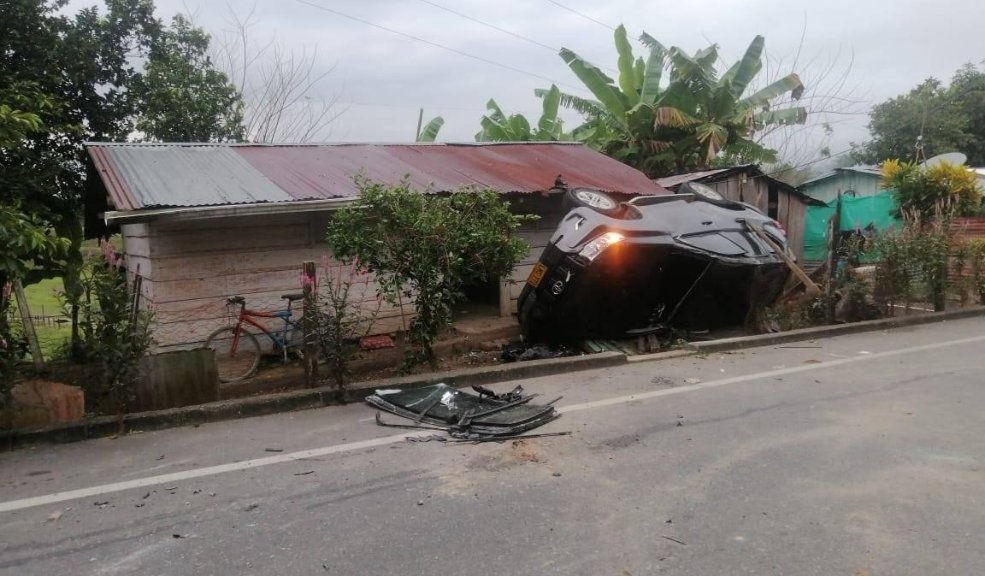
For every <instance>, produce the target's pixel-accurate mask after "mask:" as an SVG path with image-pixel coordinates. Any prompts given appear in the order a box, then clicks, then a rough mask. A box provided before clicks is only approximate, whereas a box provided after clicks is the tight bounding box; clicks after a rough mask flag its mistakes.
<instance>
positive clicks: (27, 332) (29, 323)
mask: <svg viewBox="0 0 985 576" xmlns="http://www.w3.org/2000/svg"><path fill="white" fill-rule="evenodd" d="M14 296H16V297H17V310H18V312H20V315H21V322H23V323H24V336H26V337H27V343H28V345H29V346H30V347H31V358H32V359H33V360H34V369H35V370H37V371H38V372H41V371H42V370H44V356H42V355H41V343H40V342H38V333H37V332H35V330H34V321H33V320H32V319H31V311H30V309H28V305H27V296H25V295H24V285H23V284H21V281H20V280H14Z"/></svg>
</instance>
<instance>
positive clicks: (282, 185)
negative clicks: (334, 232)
mask: <svg viewBox="0 0 985 576" xmlns="http://www.w3.org/2000/svg"><path fill="white" fill-rule="evenodd" d="M89 153H90V156H91V157H92V159H93V163H94V164H95V166H96V168H97V170H99V172H100V175H101V177H102V180H103V183H104V184H105V186H106V188H107V190H108V192H109V195H110V197H111V198H112V200H113V204H114V206H116V208H117V210H121V211H126V210H139V209H141V208H151V207H181V206H220V205H231V204H254V203H263V202H292V201H303V200H323V199H333V198H353V197H356V196H358V195H359V189H358V188H357V187H356V185H355V183H354V182H353V178H354V177H355V176H356V175H359V174H362V175H364V176H365V177H367V178H369V179H371V180H376V181H380V182H387V183H396V182H399V181H400V180H403V179H405V178H406V179H407V180H408V181H409V182H410V184H411V185H412V186H414V187H415V188H418V189H422V190H423V189H430V190H432V191H434V192H446V191H452V190H456V189H458V188H461V187H464V186H479V187H489V188H492V189H494V190H497V191H499V192H501V193H514V192H519V193H531V192H542V191H546V190H549V189H550V188H551V187H552V186H554V183H555V180H556V179H557V178H558V177H559V176H560V177H561V178H562V179H563V180H564V181H565V183H566V184H567V185H568V186H569V187H572V188H574V187H590V188H598V189H601V190H605V191H609V192H620V193H627V194H667V193H668V191H667V190H666V189H664V188H663V187H661V186H660V185H659V184H657V183H654V182H652V181H650V180H649V179H648V178H647V177H646V176H645V175H644V174H643V173H641V172H639V171H637V170H635V169H633V168H630V167H629V166H626V165H625V164H622V163H621V162H618V161H616V160H613V159H612V158H609V157H607V156H605V155H603V154H601V153H599V152H596V151H594V150H592V149H590V148H587V147H585V146H582V145H580V144H570V143H557V142H553V143H482V144H319V145H250V144H243V145H235V144H217V145H206V144H146V145H144V144H90V145H89Z"/></svg>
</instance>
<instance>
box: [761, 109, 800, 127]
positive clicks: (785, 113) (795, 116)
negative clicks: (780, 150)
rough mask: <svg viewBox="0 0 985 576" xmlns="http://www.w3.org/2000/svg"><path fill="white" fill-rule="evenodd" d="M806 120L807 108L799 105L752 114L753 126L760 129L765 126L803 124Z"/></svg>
mask: <svg viewBox="0 0 985 576" xmlns="http://www.w3.org/2000/svg"><path fill="white" fill-rule="evenodd" d="M805 122H807V109H806V108H803V107H801V106H798V107H796V108H784V109H783V110H767V111H765V112H759V113H757V114H755V115H754V116H753V126H754V127H755V128H756V129H757V130H760V129H762V128H764V127H766V126H772V125H776V124H778V125H781V126H789V125H793V124H804V123H805Z"/></svg>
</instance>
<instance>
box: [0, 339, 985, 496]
mask: <svg viewBox="0 0 985 576" xmlns="http://www.w3.org/2000/svg"><path fill="white" fill-rule="evenodd" d="M982 341H985V336H974V337H971V338H962V339H960V340H949V341H946V342H936V343H934V344H924V345H921V346H911V347H909V348H900V349H897V350H888V351H885V352H876V353H874V354H867V355H864V356H856V357H852V358H842V359H839V360H831V361H829V362H821V363H818V364H805V365H803V366H794V367H791V368H780V369H777V370H769V371H766V372H757V373H755V374H746V375H744V376H734V377H732V378H723V379H721V380H712V381H709V382H701V383H698V384H689V385H687V386H680V387H677V388H665V389H662V390H654V391H652V392H642V393H639V394H629V395H625V396H615V397H613V398H605V399H602V400H594V401H591V402H583V403H580V404H571V405H569V406H563V407H559V408H558V411H559V412H561V413H562V414H566V413H570V412H580V411H582V410H593V409H596V408H604V407H607V406H615V405H618V404H626V403H629V402H636V401H639V400H648V399H651V398H659V397H661V396H670V395H673V394H683V393H685V392H693V391H696V390H703V389H706V388H717V387H719V386H727V385H729V384H738V383H740V382H749V381H751V380H758V379H765V378H772V377H776V376H783V375H784V374H796V373H799V372H811V371H814V370H823V369H827V368H833V367H837V366H844V365H846V364H853V363H856V362H868V361H871V360H877V359H879V358H889V357H892V356H903V355H907V354H913V353H915V352H926V351H928V350H937V349H940V348H948V347H951V346H962V345H964V344H972V343H974V342H982ZM433 433H434V432H431V431H422V432H410V433H402V434H395V435H392V436H384V437H382V438H373V439H371V440H362V441H359V442H349V443H346V444H336V445H334V446H325V447H323V448H313V449H311V450H301V451H299V452H291V453H289V454H278V455H277V456H268V457H266V458H256V459H254V460H245V461H243V462H231V463H229V464H220V465H218V466H209V467H206V468H197V469H194V470H185V471H183V472H174V473H171V474H162V475H160V476H149V477H147V478H139V479H136V480H128V481H126V482H115V483H112V484H103V485H100V486H92V487H89V488H82V489H79V490H69V491H65V492H55V493H53V494H46V495H43V496H34V497H32V498H22V499H20V500H10V501H7V502H0V513H2V512H12V511H14V510H23V509H25V508H33V507H36V506H44V505H47V504H55V503H58V502H65V501H67V500H76V499H79V498H90V497H93V496H101V495H103V494H109V493H112V492H121V491H123V490H131V489H134V488H146V487H148V486H158V485H160V484H171V483H174V482H179V481H182V480H191V479H193V478H202V477H204V476H215V475H217V474H224V473H226V472H235V471H238V470H249V469H252V468H261V467H263V466H270V465H273V464H283V463H286V462H294V461H296V460H304V459H306V458H317V457H319V456H328V455H331V454H342V453H345V452H355V451H358V450H365V449H367V448H375V447H378V446H386V445H388V444H395V443H397V442H403V441H404V439H405V438H410V437H421V436H428V435H431V434H433Z"/></svg>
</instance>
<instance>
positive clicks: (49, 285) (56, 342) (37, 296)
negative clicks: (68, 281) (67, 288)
mask: <svg viewBox="0 0 985 576" xmlns="http://www.w3.org/2000/svg"><path fill="white" fill-rule="evenodd" d="M62 289H63V287H62V279H61V278H50V279H47V280H42V281H41V282H38V283H37V284H32V285H30V286H25V287H24V296H25V297H26V298H27V307H28V309H29V310H30V311H31V316H58V317H64V312H63V309H62V303H61V300H60V299H59V297H58V293H59V292H61V291H62ZM14 313H15V314H16V312H14ZM66 320H67V318H66ZM34 330H35V332H37V334H38V342H39V343H40V344H41V354H42V355H43V356H44V358H45V360H51V359H52V358H53V357H54V356H55V355H56V354H57V353H58V352H59V350H60V349H62V348H64V345H65V343H66V342H67V341H68V339H69V337H70V335H71V332H72V329H71V327H70V326H69V324H68V323H67V322H65V323H60V324H55V325H42V324H40V323H36V324H35V326H34Z"/></svg>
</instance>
